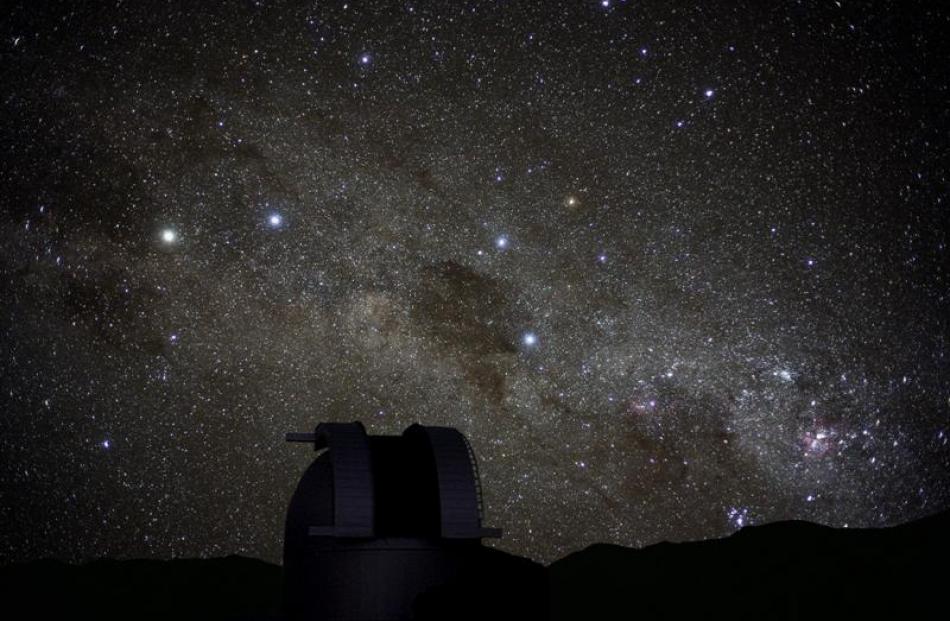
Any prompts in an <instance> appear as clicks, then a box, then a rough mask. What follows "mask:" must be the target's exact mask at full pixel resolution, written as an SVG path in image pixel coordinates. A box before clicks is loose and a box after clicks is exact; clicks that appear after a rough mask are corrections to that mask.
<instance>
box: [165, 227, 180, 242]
mask: <svg viewBox="0 0 950 621" xmlns="http://www.w3.org/2000/svg"><path fill="white" fill-rule="evenodd" d="M161 238H162V241H163V242H165V243H166V244H174V243H175V242H176V241H178V234H177V233H176V232H175V230H174V229H164V230H162V232H161Z"/></svg>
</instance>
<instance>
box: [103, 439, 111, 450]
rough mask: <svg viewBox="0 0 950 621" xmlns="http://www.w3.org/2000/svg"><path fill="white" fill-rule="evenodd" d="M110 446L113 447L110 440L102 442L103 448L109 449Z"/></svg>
mask: <svg viewBox="0 0 950 621" xmlns="http://www.w3.org/2000/svg"><path fill="white" fill-rule="evenodd" d="M110 446H112V445H111V444H110V443H109V441H108V440H103V441H102V448H104V449H107V448H109V447H110Z"/></svg>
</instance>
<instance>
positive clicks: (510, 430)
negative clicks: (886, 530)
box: [0, 0, 950, 561]
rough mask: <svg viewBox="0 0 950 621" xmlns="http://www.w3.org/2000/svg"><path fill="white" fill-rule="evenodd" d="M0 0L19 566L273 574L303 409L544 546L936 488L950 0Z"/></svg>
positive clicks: (10, 454) (556, 548)
mask: <svg viewBox="0 0 950 621" xmlns="http://www.w3.org/2000/svg"><path fill="white" fill-rule="evenodd" d="M741 4H742V6H739V5H731V6H730V8H728V9H726V8H724V7H719V8H717V7H714V6H712V5H709V4H708V3H700V2H696V3H679V2H659V1H657V2H627V1H623V0H612V1H609V2H608V1H606V0H604V1H599V0H591V1H589V2H588V1H584V0H577V1H572V2H559V1H548V0H545V1H544V2H541V1H538V2H527V1H526V2H491V1H475V0H467V1H465V2H440V3H421V2H353V1H351V2H343V1H328V2H316V3H315V2H297V1H290V0H286V1H277V0H274V1H266V0H259V1H256V2H229V3H226V4H225V3H215V2H201V3H193V2H176V1H172V2H168V3H161V4H155V3H150V4H149V6H148V9H147V10H146V9H145V8H144V7H143V5H141V3H135V2H119V3H43V5H42V6H40V7H38V6H37V5H36V3H32V2H15V3H14V6H13V8H12V9H11V10H10V11H9V15H8V17H7V18H5V19H4V20H3V23H2V25H0V76H2V77H0V119H2V123H0V137H2V140H0V190H2V191H0V204H2V207H3V210H2V213H3V218H2V219H0V334H2V336H0V404H2V419H0V490H2V493H0V523H3V524H4V528H2V529H0V558H5V559H28V558H37V557H43V556H59V557H65V558H74V559H83V558H92V557H98V556H117V557H129V556H166V557H167V556H208V555H221V554H229V553H242V554H250V555H255V556H261V557H264V558H268V559H271V560H276V559H277V558H279V554H280V546H281V542H282V520H283V515H284V511H285V508H286V502H287V500H288V498H289V496H290V493H291V491H292V489H293V486H294V485H295V483H296V480H297V478H298V477H299V475H300V473H301V471H302V469H303V468H304V467H305V465H306V464H307V463H308V461H309V460H310V459H312V453H310V452H307V451H305V450H301V449H300V447H294V446H287V445H285V443H284V442H283V441H282V438H283V434H284V433H285V432H287V431H301V430H308V429H310V428H312V427H313V426H314V425H315V424H316V423H317V422H319V421H326V420H339V421H350V420H362V421H363V422H364V423H365V424H366V425H367V427H368V429H369V430H370V431H371V432H372V433H398V432H400V431H401V430H402V429H404V428H405V427H406V426H408V425H409V424H411V423H413V422H420V423H422V424H429V425H449V426H454V427H458V428H459V429H461V430H462V431H463V432H464V433H465V434H466V435H467V436H468V437H469V438H470V440H471V442H472V444H473V447H474V450H475V453H476V454H477V456H478V457H479V465H480V470H481V474H482V479H483V486H484V496H485V504H486V513H487V515H488V522H489V524H490V525H492V526H500V527H502V528H503V529H504V531H505V537H504V538H503V539H502V540H501V541H500V542H498V543H497V544H495V545H499V546H501V547H503V548H505V549H508V550H511V551H513V552H517V553H520V554H525V555H529V556H531V557H533V558H536V559H539V560H543V561H549V560H552V559H554V558H557V557H559V556H561V555H563V554H565V553H567V552H569V551H571V550H575V549H578V548H581V547H583V546H585V545H587V544H590V543H593V542H596V541H609V542H615V543H620V544H624V545H645V544H649V543H653V542H656V541H660V540H663V539H671V540H684V539H694V538H704V537H713V536H719V535H723V534H725V533H728V532H731V531H733V530H735V529H737V528H741V527H743V526H747V525H749V524H755V523H763V522H767V521H772V520H779V519H809V520H814V521H818V522H822V523H826V524H831V525H836V526H877V525H884V524H891V523H895V522H900V521H904V520H908V519H912V518H915V517H918V516H922V515H925V514H928V513H931V512H934V511H937V510H940V509H943V508H946V507H947V506H948V505H950V474H948V473H950V446H948V435H950V380H948V378H950V365H948V360H950V359H948V356H947V351H948V336H950V329H948V328H950V325H948V318H950V303H948V283H947V265H948V262H947V231H948V215H947V214H948V209H947V207H948V205H947V201H948V194H947V192H948V169H947V163H948V161H950V160H948V153H950V149H948V147H950V144H948V142H950V139H948V133H947V131H946V130H947V127H948V126H950V123H948V121H950V119H948V114H950V112H948V111H950V108H948V106H947V105H946V101H947V93H948V92H950V73H948V69H947V68H948V67H950V62H948V58H947V57H946V54H945V53H944V52H942V48H941V44H942V40H943V38H944V33H945V31H946V29H947V27H948V26H950V20H948V16H950V12H948V11H946V10H937V9H934V8H932V7H930V6H929V5H926V4H917V3H896V2H874V3H870V4H868V3H861V4H860V5H858V4H856V3H851V2H796V3H780V4H775V3H758V2H747V3H741Z"/></svg>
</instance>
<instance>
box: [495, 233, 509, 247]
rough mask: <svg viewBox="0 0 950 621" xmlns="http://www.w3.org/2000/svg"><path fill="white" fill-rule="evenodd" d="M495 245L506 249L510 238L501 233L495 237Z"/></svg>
mask: <svg viewBox="0 0 950 621" xmlns="http://www.w3.org/2000/svg"><path fill="white" fill-rule="evenodd" d="M495 246H496V247H498V248H500V249H502V250H504V249H505V248H507V247H508V238H507V237H505V236H504V235H499V236H498V237H496V238H495Z"/></svg>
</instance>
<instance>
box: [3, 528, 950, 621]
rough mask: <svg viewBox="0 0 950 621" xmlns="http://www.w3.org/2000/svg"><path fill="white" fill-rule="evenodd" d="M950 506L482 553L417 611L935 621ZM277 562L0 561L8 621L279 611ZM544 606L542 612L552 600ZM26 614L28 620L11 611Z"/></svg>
mask: <svg viewBox="0 0 950 621" xmlns="http://www.w3.org/2000/svg"><path fill="white" fill-rule="evenodd" d="M948 560H950V512H948V513H941V514H938V515H934V516H931V517H929V518H925V519H923V520H919V521H917V522H912V523H909V524H904V525H902V526H896V527H893V528H883V529H836V528H828V527H824V526H819V525H816V524H811V523H808V522H779V523H775V524H768V525H764V526H754V527H749V528H744V529H743V530H741V531H739V532H738V533H736V534H734V535H732V536H730V537H727V538H725V539H715V540H708V541H697V542H689V543H678V544H672V543H661V544H657V545H654V546H649V547H647V548H643V549H631V548H624V547H621V546H614V545H605V544H598V545H593V546H591V547H589V548H587V549H585V550H582V551H580V552H576V553H574V554H571V555H569V556H567V557H565V558H563V559H561V560H559V561H556V562H554V563H552V564H551V565H550V566H549V567H548V568H546V569H545V568H544V567H543V566H541V565H539V564H538V563H535V562H533V561H530V560H528V559H525V558H521V557H518V556H514V555H511V554H506V553H504V552H501V551H498V550H493V549H491V548H485V549H484V551H483V553H480V554H479V557H478V560H477V561H476V562H474V563H473V565H472V569H471V571H470V572H468V573H467V574H466V575H465V576H463V578H462V579H461V580H458V581H456V582H454V583H452V584H447V585H445V586H443V587H438V588H435V589H431V590H430V591H428V592H426V593H424V594H423V595H421V596H419V598H418V599H417V600H416V606H415V611H416V615H417V619H419V620H424V619H446V620H463V619H486V620H488V619H492V620H493V619H519V620H528V619H544V618H547V617H548V615H550V617H551V618H552V619H554V620H555V621H561V620H565V619H572V620H578V621H582V620H583V621H587V620H607V619H636V620H645V619H719V618H723V619H730V620H737V619H808V620H809V621H813V620H815V619H836V620H838V621H840V620H842V619H868V618H874V619H881V618H889V619H895V620H898V619H944V618H947V615H946V612H941V609H945V608H946V607H947V599H946V593H947V584H950V582H948V577H950V572H948V570H947V561H948ZM280 593H281V569H280V567H278V566H276V565H272V564H269V563H265V562H263V561H258V560H253V559H248V558H242V557H237V556H231V557H227V558H220V559H209V560H171V561H152V560H131V561H108V560H103V561H94V562H90V563H84V564H82V565H70V564H67V563H62V562H58V561H36V562H31V563H21V564H16V565H9V566H6V567H2V568H0V602H2V604H0V606H2V608H0V613H2V614H3V616H4V618H36V619H47V618H49V619H52V618H90V619H245V620H248V621H250V620H251V619H255V620H256V619H276V618H278V615H279V610H280V601H279V600H280ZM549 603H550V607H549ZM17 610H25V611H27V614H26V615H23V614H20V615H19V616H15V617H14V616H10V615H9V614H7V613H8V612H10V611H17Z"/></svg>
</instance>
